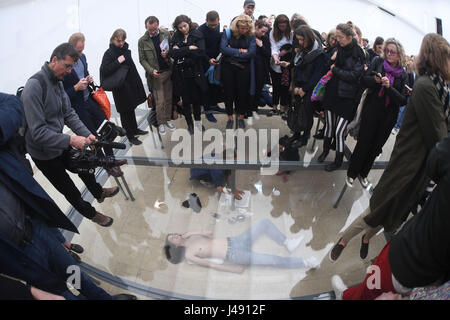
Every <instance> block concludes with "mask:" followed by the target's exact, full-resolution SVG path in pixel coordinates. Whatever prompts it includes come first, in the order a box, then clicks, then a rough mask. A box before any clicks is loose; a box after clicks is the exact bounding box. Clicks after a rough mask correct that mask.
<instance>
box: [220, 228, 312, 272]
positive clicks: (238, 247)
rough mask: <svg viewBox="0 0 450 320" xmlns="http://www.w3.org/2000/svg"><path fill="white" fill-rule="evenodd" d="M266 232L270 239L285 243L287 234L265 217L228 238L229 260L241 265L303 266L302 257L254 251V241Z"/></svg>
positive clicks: (294, 267) (292, 267)
mask: <svg viewBox="0 0 450 320" xmlns="http://www.w3.org/2000/svg"><path fill="white" fill-rule="evenodd" d="M262 234H266V235H267V236H268V237H269V238H270V239H272V240H273V241H275V242H276V243H278V244H279V245H281V246H282V245H284V242H285V241H286V236H285V235H284V234H282V233H281V232H280V231H279V230H278V229H277V227H276V226H275V225H274V224H273V223H272V222H271V221H270V220H268V219H263V220H261V221H259V222H258V223H256V224H255V225H254V226H252V227H251V228H250V229H249V230H247V231H245V232H244V233H242V234H241V235H239V236H236V237H231V238H228V251H227V261H229V262H232V263H235V264H239V265H260V266H271V267H279V268H286V269H297V268H303V267H304V266H305V265H304V263H303V259H302V258H291V257H281V256H276V255H271V254H263V253H257V252H254V251H252V245H253V243H254V242H255V241H256V240H257V239H258V238H259V237H260V236H261V235H262Z"/></svg>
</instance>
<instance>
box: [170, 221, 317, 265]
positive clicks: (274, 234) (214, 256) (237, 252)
mask: <svg viewBox="0 0 450 320" xmlns="http://www.w3.org/2000/svg"><path fill="white" fill-rule="evenodd" d="M262 234H266V235H267V236H268V237H269V238H270V239H272V240H273V241H275V242H276V243H278V244H279V245H281V246H285V247H286V249H288V250H289V252H291V253H292V252H294V250H295V249H296V248H297V247H298V246H299V245H300V243H301V240H302V238H294V239H288V238H286V236H285V235H284V234H283V233H281V232H280V231H279V230H278V229H277V227H276V226H275V225H274V224H273V223H272V222H271V221H270V220H268V219H263V220H261V221H259V222H258V223H256V224H255V225H253V226H252V227H251V228H250V229H248V230H247V231H245V232H244V233H242V234H241V235H239V236H236V237H229V238H219V239H214V238H213V237H212V236H213V233H212V232H211V231H209V232H188V233H185V234H183V235H181V234H169V235H168V236H167V237H166V242H165V244H164V252H165V254H166V257H167V260H169V262H171V263H173V264H178V263H181V262H182V261H183V260H184V259H185V258H186V260H187V261H188V262H190V263H194V264H198V265H201V266H204V267H209V268H214V269H217V270H221V271H228V272H234V273H242V272H244V270H245V267H246V266H250V265H259V266H271V267H278V268H286V269H297V268H308V269H309V268H313V269H314V268H317V267H318V266H319V265H320V264H319V262H318V260H317V259H316V258H315V257H309V258H306V259H302V258H300V257H282V256H277V255H271V254H264V253H257V252H254V251H253V250H252V245H253V243H254V242H255V241H256V240H257V239H258V238H259V236H261V235H262ZM211 260H215V261H217V260H219V261H227V262H228V263H229V264H222V263H220V262H215V261H214V262H213V261H211Z"/></svg>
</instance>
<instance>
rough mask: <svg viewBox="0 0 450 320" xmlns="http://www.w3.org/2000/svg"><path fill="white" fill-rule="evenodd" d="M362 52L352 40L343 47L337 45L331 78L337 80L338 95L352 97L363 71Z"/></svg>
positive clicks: (363, 57) (355, 92)
mask: <svg viewBox="0 0 450 320" xmlns="http://www.w3.org/2000/svg"><path fill="white" fill-rule="evenodd" d="M364 63H365V56H364V53H363V51H362V49H361V47H359V45H358V44H357V43H356V40H353V42H352V43H351V44H349V45H348V46H346V47H345V48H342V47H338V54H337V57H336V63H335V66H334V68H333V71H332V73H333V78H335V79H337V80H338V96H339V97H340V98H348V99H354V98H355V96H356V94H357V92H358V88H359V80H360V78H361V76H362V74H363V71H364Z"/></svg>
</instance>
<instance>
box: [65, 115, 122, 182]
mask: <svg viewBox="0 0 450 320" xmlns="http://www.w3.org/2000/svg"><path fill="white" fill-rule="evenodd" d="M97 135H98V136H97V141H96V142H92V143H88V144H86V145H85V146H84V147H83V148H82V149H81V150H78V149H71V150H70V151H69V157H68V159H67V161H68V167H69V170H70V171H71V172H74V173H94V172H95V169H96V168H98V167H103V168H105V169H110V168H112V167H114V166H116V165H117V164H116V159H115V158H114V156H112V155H111V156H106V155H105V153H104V152H103V151H102V148H104V147H110V148H113V149H126V145H125V144H123V143H117V142H113V141H114V139H115V138H116V137H117V136H121V137H123V136H125V135H126V131H125V130H124V129H123V128H121V127H119V126H116V125H115V124H114V123H112V122H111V121H107V120H105V121H103V123H102V125H101V126H100V127H99V129H98V130H97Z"/></svg>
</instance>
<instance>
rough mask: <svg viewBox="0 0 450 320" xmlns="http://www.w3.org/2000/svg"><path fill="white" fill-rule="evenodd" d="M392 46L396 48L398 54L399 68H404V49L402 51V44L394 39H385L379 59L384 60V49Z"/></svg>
mask: <svg viewBox="0 0 450 320" xmlns="http://www.w3.org/2000/svg"><path fill="white" fill-rule="evenodd" d="M390 44H393V45H395V46H396V47H397V52H398V59H399V61H398V64H399V66H400V67H406V55H405V49H403V46H402V44H401V43H400V41H398V40H397V39H395V38H389V39H387V40H386V41H385V42H384V44H383V52H382V53H381V57H382V58H383V59H386V48H387V46H388V45H390Z"/></svg>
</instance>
